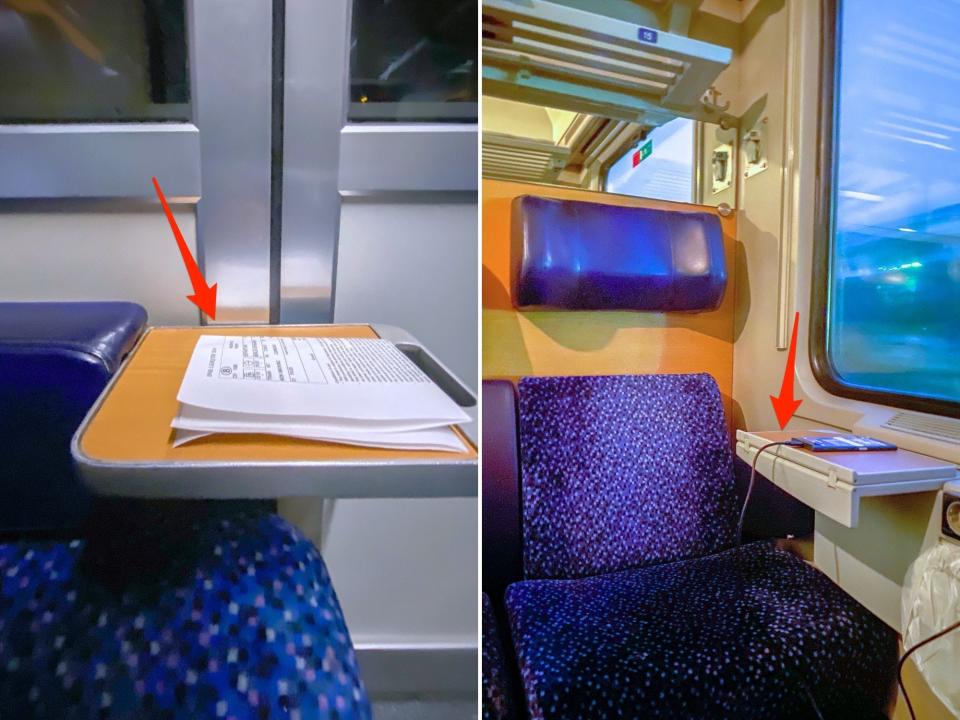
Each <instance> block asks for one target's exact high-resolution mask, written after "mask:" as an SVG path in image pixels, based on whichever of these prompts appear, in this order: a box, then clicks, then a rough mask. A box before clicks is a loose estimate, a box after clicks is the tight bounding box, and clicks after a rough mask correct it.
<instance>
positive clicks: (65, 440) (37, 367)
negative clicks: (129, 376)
mask: <svg viewBox="0 0 960 720" xmlns="http://www.w3.org/2000/svg"><path fill="white" fill-rule="evenodd" d="M146 322H147V313H146V311H145V310H144V309H143V308H142V307H140V306H139V305H135V304H133V303H125V302H90V303H87V302H84V303H59V302H57V303H0V407H2V408H3V409H4V412H3V413H0V532H7V533H9V532H21V531H28V530H42V531H62V530H64V529H67V528H72V527H75V526H79V524H80V523H81V522H82V521H83V519H84V517H85V516H86V513H87V511H88V509H89V496H88V494H87V492H86V490H85V488H84V487H83V484H82V483H81V482H80V480H79V478H78V477H77V475H76V474H75V472H74V468H73V461H72V459H71V456H70V440H71V438H72V436H73V433H74V431H75V430H76V429H77V426H78V425H79V424H80V421H81V420H82V419H83V417H84V415H86V413H87V411H88V410H89V409H90V406H91V405H92V404H93V403H94V401H96V399H97V397H98V396H99V395H100V393H101V392H102V391H103V388H104V387H105V386H106V384H107V382H108V381H109V380H110V378H111V377H112V376H113V375H114V373H116V371H117V369H118V368H119V367H120V364H121V363H122V362H123V359H124V357H125V356H126V355H127V353H129V352H130V350H131V349H132V348H133V346H134V345H135V344H136V342H137V339H138V338H139V337H140V335H141V333H142V332H143V328H144V326H145V325H146Z"/></svg>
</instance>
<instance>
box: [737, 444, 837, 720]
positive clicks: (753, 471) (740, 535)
mask: <svg viewBox="0 0 960 720" xmlns="http://www.w3.org/2000/svg"><path fill="white" fill-rule="evenodd" d="M800 444H801V443H800V442H799V441H798V440H775V441H774V442H769V443H767V444H766V445H761V446H760V449H759V450H757V454H756V455H754V456H753V463H752V464H751V465H750V484H749V485H747V494H746V496H745V497H744V498H743V507H742V508H741V509H740V519H739V521H738V522H737V547H740V545H742V544H743V521H744V518H746V516H747V506H748V505H749V504H750V496H751V495H752V494H753V486H754V485H755V484H756V481H757V461H758V460H759V459H760V455H761V454H762V453H763V451H764V450H767V449H768V448H772V447H776V446H777V445H792V446H794V447H796V446H798V445H800ZM778 457H779V456H778ZM802 670H803V669H802V668H801V667H800V662H799V660H798V661H797V679H798V680H799V682H800V688H801V689H802V690H803V693H804V695H806V696H807V700H809V701H810V706H811V707H812V708H813V711H814V712H815V713H816V714H817V718H818V720H824V718H823V713H821V712H820V707H819V706H818V705H817V701H816V700H815V699H814V697H813V693H811V692H810V688H809V687H808V686H807V684H806V683H805V682H804V681H803V671H802Z"/></svg>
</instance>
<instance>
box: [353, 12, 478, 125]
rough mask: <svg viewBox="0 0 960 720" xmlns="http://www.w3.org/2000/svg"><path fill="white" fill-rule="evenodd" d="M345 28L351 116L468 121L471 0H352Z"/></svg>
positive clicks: (471, 115) (473, 104)
mask: <svg viewBox="0 0 960 720" xmlns="http://www.w3.org/2000/svg"><path fill="white" fill-rule="evenodd" d="M352 30H353V36H352V38H351V43H350V108H349V112H348V117H349V119H350V120H351V121H352V122H358V121H359V122H362V121H376V122H382V121H398V122H443V121H448V122H476V120H477V65H476V58H477V6H476V3H472V2H455V3H437V2H434V1H433V0H393V2H384V1H383V0H354V2H353V21H352Z"/></svg>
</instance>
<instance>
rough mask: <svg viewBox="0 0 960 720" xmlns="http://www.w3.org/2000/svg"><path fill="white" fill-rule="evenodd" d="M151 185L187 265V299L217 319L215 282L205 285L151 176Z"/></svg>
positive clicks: (158, 184)
mask: <svg viewBox="0 0 960 720" xmlns="http://www.w3.org/2000/svg"><path fill="white" fill-rule="evenodd" d="M153 187H154V188H156V191H157V197H158V198H160V204H161V205H163V212H164V213H166V215H167V222H169V223H170V229H171V230H173V237H174V238H176V240H177V247H178V248H180V255H181V256H183V264H184V265H186V266H187V275H189V276H190V284H191V285H193V295H187V300H189V301H190V302H192V303H193V304H194V305H196V306H197V307H198V308H200V309H201V310H202V311H203V312H205V313H206V314H207V315H209V316H210V319H211V320H216V319H217V284H216V283H214V284H213V285H211V286H210V287H207V281H206V280H204V279H203V273H202V272H200V268H199V266H198V265H197V261H196V260H194V259H193V255H191V254H190V248H188V247H187V242H186V240H184V239H183V233H181V232H180V227H179V226H178V225H177V221H176V220H174V218H173V213H172V212H170V206H169V205H167V199H166V198H165V197H164V196H163V190H161V189H160V183H158V182H157V179H156V178H153Z"/></svg>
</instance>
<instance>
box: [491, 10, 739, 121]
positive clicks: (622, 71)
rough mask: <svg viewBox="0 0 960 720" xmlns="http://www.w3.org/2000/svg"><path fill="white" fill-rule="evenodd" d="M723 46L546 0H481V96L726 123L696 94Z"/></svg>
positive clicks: (712, 73) (724, 60)
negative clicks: (482, 85) (482, 0)
mask: <svg viewBox="0 0 960 720" xmlns="http://www.w3.org/2000/svg"><path fill="white" fill-rule="evenodd" d="M732 56H733V53H732V51H731V50H730V49H729V48H725V47H721V46H719V45H713V44H711V43H707V42H703V41H701V40H694V39H691V38H688V37H684V36H682V35H677V34H674V33H670V32H665V31H663V30H659V29H655V28H650V27H644V26H641V25H636V24H634V23H630V22H626V21H624V20H619V19H616V18H612V17H608V16H605V15H601V14H598V13H593V12H587V11H584V10H579V9H577V8H572V7H568V6H565V5H562V4H560V3H558V2H551V1H550V0H523V1H522V2H520V1H519V0H484V2H483V80H484V87H483V91H484V93H485V94H487V95H492V96H496V97H502V98H506V99H512V100H521V101H523V102H532V103H537V104H543V105H545V106H549V107H555V108H561V109H565V110H572V111H574V112H580V113H589V114H593V115H598V116H601V117H606V118H612V119H615V120H622V121H625V122H629V123H640V124H642V125H644V126H645V127H647V128H653V127H657V126H659V125H662V124H663V123H665V122H668V121H669V120H672V119H673V118H674V117H677V116H681V115H682V116H685V117H691V118H695V119H698V120H703V121H709V122H718V121H720V120H721V119H726V120H728V121H729V120H730V119H731V118H728V117H726V116H725V115H724V113H723V112H722V111H721V110H719V109H718V108H716V107H713V106H711V105H709V104H704V103H703V102H702V98H703V95H704V93H706V91H707V90H708V89H709V88H710V86H711V84H712V83H713V82H714V80H716V78H717V76H718V75H719V74H720V72H721V71H722V70H723V69H724V68H725V67H727V65H728V64H729V63H730V60H731V59H732Z"/></svg>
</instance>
